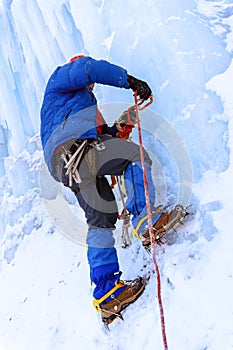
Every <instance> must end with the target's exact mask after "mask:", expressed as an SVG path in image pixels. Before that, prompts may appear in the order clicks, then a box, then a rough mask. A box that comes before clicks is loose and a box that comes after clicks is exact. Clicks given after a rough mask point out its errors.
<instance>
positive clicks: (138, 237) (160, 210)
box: [132, 205, 163, 239]
mask: <svg viewBox="0 0 233 350" xmlns="http://www.w3.org/2000/svg"><path fill="white" fill-rule="evenodd" d="M162 209H163V206H162V205H159V206H158V207H157V208H155V210H153V211H152V212H151V215H154V214H159V213H161V212H162ZM147 219H148V215H145V216H144V217H143V218H142V219H141V220H140V221H139V222H138V224H137V226H136V227H135V228H133V230H132V232H133V234H134V236H135V237H136V238H137V239H141V237H140V236H139V233H138V230H139V228H140V227H141V225H142V224H143V223H144V221H145V220H147Z"/></svg>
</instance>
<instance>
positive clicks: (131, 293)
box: [97, 277, 146, 330]
mask: <svg viewBox="0 0 233 350" xmlns="http://www.w3.org/2000/svg"><path fill="white" fill-rule="evenodd" d="M119 283H120V284H121V286H125V288H124V289H123V291H122V292H121V293H120V294H119V295H118V296H117V297H114V294H112V295H111V298H112V300H110V301H109V302H102V303H101V304H100V305H99V306H98V307H99V309H98V310H97V311H101V320H102V322H103V325H104V327H105V328H106V329H107V330H110V329H109V325H110V324H111V323H112V322H113V321H115V320H116V319H118V318H119V319H121V320H122V321H123V320H124V319H123V316H122V311H124V310H125V309H126V308H127V307H128V306H129V305H130V304H132V303H134V302H135V301H136V300H137V299H138V298H139V297H140V296H141V294H142V293H143V291H144V290H145V285H146V281H144V279H143V278H142V277H138V278H136V279H134V280H131V281H119Z"/></svg>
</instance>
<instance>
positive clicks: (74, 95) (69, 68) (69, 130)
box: [41, 57, 129, 174]
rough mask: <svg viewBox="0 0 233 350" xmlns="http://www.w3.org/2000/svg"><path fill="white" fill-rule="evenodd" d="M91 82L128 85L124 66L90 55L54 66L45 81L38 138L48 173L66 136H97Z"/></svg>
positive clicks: (94, 100) (125, 86) (68, 137)
mask: <svg viewBox="0 0 233 350" xmlns="http://www.w3.org/2000/svg"><path fill="white" fill-rule="evenodd" d="M92 83H100V84H105V85H110V86H116V87H120V88H126V89H129V83H128V81H127V71H126V70H125V69H123V68H121V67H119V66H116V65H113V64H111V63H109V62H107V61H104V60H100V61H97V60H94V59H93V58H91V57H83V58H79V59H77V60H76V61H74V62H70V63H67V64H65V65H63V66H61V67H58V68H57V69H56V70H55V71H54V72H53V74H52V75H51V77H50V79H49V81H48V84H47V86H46V90H45V94H44V100H43V104H42V108H41V141H42V146H43V150H44V158H45V162H46V163H47V165H48V168H49V171H50V173H51V174H53V169H52V157H53V154H54V151H55V149H56V148H57V147H58V146H59V145H61V144H63V143H64V142H66V141H68V140H70V139H76V138H83V139H85V138H96V137H97V130H96V126H97V122H96V106H97V101H96V98H95V96H94V94H93V93H92V91H91V90H90V89H89V85H90V84H92Z"/></svg>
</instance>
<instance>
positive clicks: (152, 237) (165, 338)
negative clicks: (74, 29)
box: [134, 93, 168, 350]
mask: <svg viewBox="0 0 233 350" xmlns="http://www.w3.org/2000/svg"><path fill="white" fill-rule="evenodd" d="M134 99H135V105H136V117H137V124H138V138H139V145H140V156H141V163H142V170H143V182H144V188H145V197H146V207H147V213H148V225H149V232H150V240H151V249H152V256H153V262H154V266H155V271H156V277H157V293H158V302H159V311H160V320H161V329H162V337H163V344H164V350H168V345H167V336H166V330H165V318H164V311H163V302H162V293H161V277H160V272H159V266H158V263H157V259H156V249H155V237H154V232H153V224H152V217H151V208H150V199H149V190H148V183H147V175H146V166H145V158H144V152H143V143H142V131H141V123H140V118H139V109H143V108H145V107H146V106H147V105H146V106H144V107H143V108H139V105H140V103H138V102H139V101H138V98H137V95H136V93H135V95H134Z"/></svg>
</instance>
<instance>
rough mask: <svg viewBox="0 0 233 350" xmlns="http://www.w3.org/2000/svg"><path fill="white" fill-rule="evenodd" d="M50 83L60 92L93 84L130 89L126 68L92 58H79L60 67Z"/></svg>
mask: <svg viewBox="0 0 233 350" xmlns="http://www.w3.org/2000/svg"><path fill="white" fill-rule="evenodd" d="M50 82H51V83H52V85H53V89H54V90H55V91H58V92H68V91H73V90H81V89H83V88H85V87H86V86H88V85H90V84H92V83H99V84H104V85H110V86H116V87H120V88H125V89H129V83H128V80H127V71H126V70H125V69H124V68H122V67H119V66H117V65H114V64H112V63H109V62H107V61H104V60H100V61H98V60H94V59H93V58H91V57H84V58H79V59H77V60H76V61H74V62H71V63H68V64H65V65H64V66H62V67H58V68H57V69H56V71H55V72H54V73H53V75H52V76H51V79H50Z"/></svg>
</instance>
